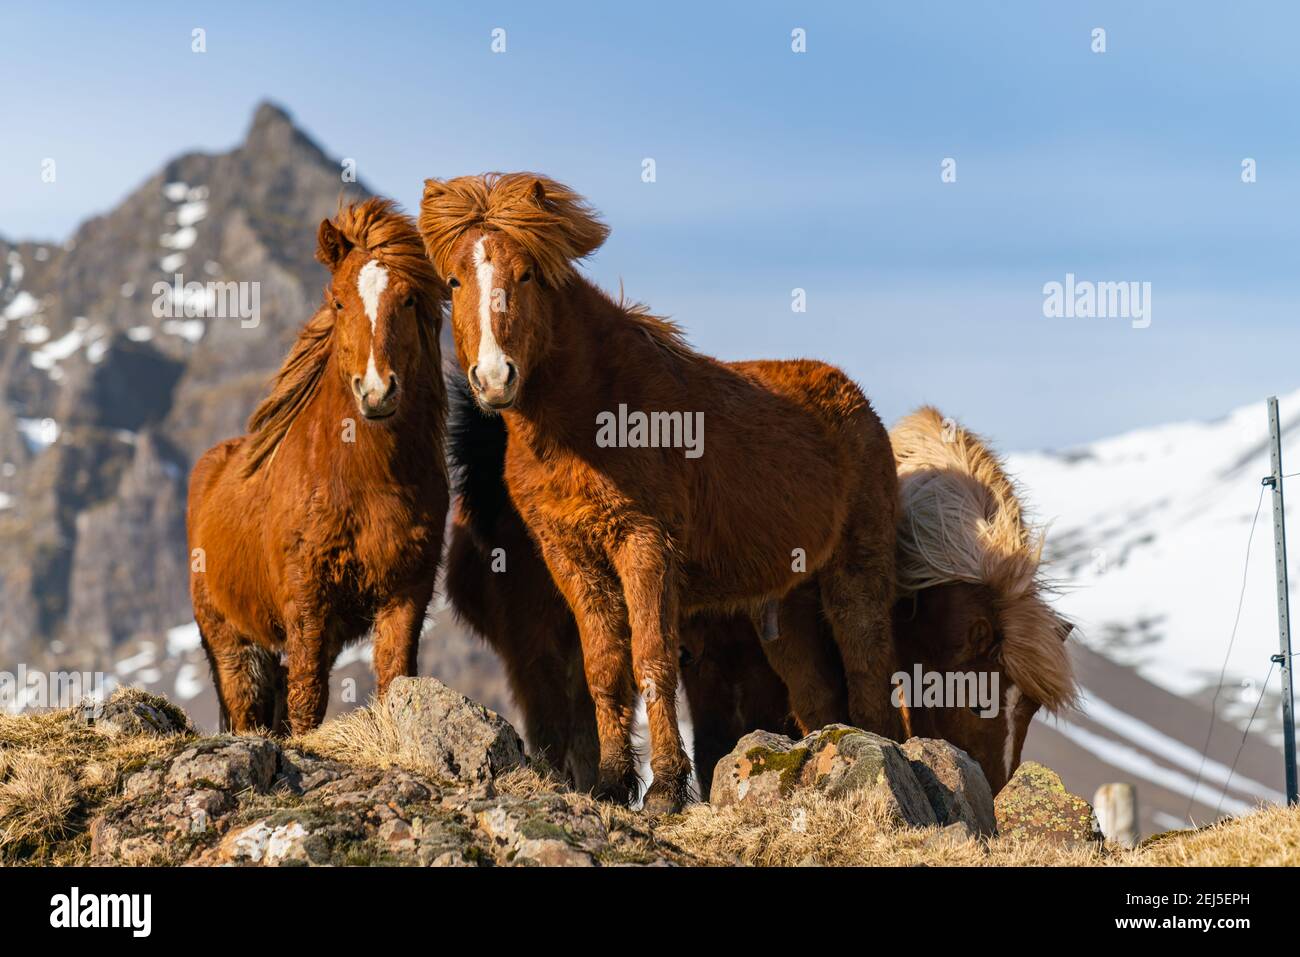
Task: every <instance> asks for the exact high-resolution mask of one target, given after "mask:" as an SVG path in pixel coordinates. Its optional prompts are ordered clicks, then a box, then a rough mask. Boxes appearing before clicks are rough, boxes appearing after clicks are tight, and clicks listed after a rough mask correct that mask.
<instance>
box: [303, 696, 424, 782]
mask: <svg viewBox="0 0 1300 957" xmlns="http://www.w3.org/2000/svg"><path fill="white" fill-rule="evenodd" d="M288 744H289V746H290V747H294V748H301V749H302V750H304V751H310V752H312V753H314V754H319V755H321V756H323V757H327V758H334V759H335V760H336V761H345V762H347V763H348V764H355V765H358V766H360V767H366V768H381V769H382V768H391V767H399V768H406V769H407V770H408V771H415V772H418V773H421V774H428V775H431V776H433V777H435V778H436V777H439V776H440V772H439V769H438V768H436V767H434V766H433V765H431V764H430V763H429V762H428V761H427V760H426V759H425V757H424V755H423V753H422V752H421V750H420V749H419V748H418V747H416V746H414V745H413V744H412V742H411V741H410V740H409V738H408V737H407V736H406V735H404V734H403V731H402V725H401V723H400V722H399V721H398V720H397V718H396V717H395V716H394V714H393V712H392V711H391V710H390V709H389V708H387V707H385V706H384V704H383V702H379V703H376V702H373V701H372V702H371V703H370V704H369V705H368V706H367V707H364V708H355V709H353V710H352V711H349V712H347V713H346V714H342V715H339V716H338V717H337V718H333V719H331V720H329V721H326V722H325V723H324V724H322V725H321V726H320V727H318V728H316V729H315V730H313V731H309V732H307V733H306V734H304V735H299V736H298V737H295V738H291V739H290V740H289V742H288Z"/></svg>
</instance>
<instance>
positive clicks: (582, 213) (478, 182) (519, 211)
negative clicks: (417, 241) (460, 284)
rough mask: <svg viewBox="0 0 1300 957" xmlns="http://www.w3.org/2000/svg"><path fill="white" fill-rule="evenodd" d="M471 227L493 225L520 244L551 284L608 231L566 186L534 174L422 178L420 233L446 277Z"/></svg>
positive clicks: (564, 277) (565, 276)
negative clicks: (453, 258) (458, 247)
mask: <svg viewBox="0 0 1300 957" xmlns="http://www.w3.org/2000/svg"><path fill="white" fill-rule="evenodd" d="M471 229H485V230H497V231H499V232H501V233H502V234H504V235H505V236H506V237H507V238H509V239H511V240H512V241H514V242H516V243H518V244H519V245H520V246H521V247H523V249H524V251H525V252H526V253H527V254H528V255H529V256H530V257H531V258H532V259H533V261H534V262H536V264H537V268H538V270H539V271H540V273H541V275H542V279H543V281H544V282H546V283H547V284H548V285H551V286H553V287H555V288H557V289H558V288H560V287H561V286H564V285H565V284H566V283H568V281H569V280H570V279H571V278H573V275H574V270H573V264H574V263H575V262H576V261H578V260H580V259H583V258H585V257H587V256H590V255H591V254H592V253H593V252H595V251H596V250H597V249H598V248H600V245H601V243H603V242H604V241H605V239H606V237H608V236H609V227H608V226H606V225H605V224H604V223H602V222H601V221H600V218H599V217H598V216H597V215H596V211H595V210H593V209H592V208H591V206H590V205H589V204H588V203H587V201H586V200H585V199H583V198H582V197H581V196H579V195H578V194H577V193H575V192H574V191H573V190H571V189H569V187H567V186H565V185H564V184H562V183H557V182H556V181H555V180H553V179H550V178H549V177H546V176H539V175H538V174H536V173H484V174H483V175H481V176H459V177H457V178H456V179H449V180H436V179H429V180H425V182H424V199H423V200H422V201H421V202H420V235H421V236H422V237H423V239H424V245H425V249H426V250H427V251H428V254H429V258H430V259H432V260H433V263H434V265H435V266H436V267H437V269H438V272H439V274H440V275H442V276H443V277H444V278H446V277H447V276H449V275H450V274H451V254H452V252H453V251H454V250H455V248H456V244H457V243H458V242H460V240H461V237H463V236H464V235H465V234H466V233H467V232H468V231H469V230H471Z"/></svg>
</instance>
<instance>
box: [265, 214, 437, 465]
mask: <svg viewBox="0 0 1300 957" xmlns="http://www.w3.org/2000/svg"><path fill="white" fill-rule="evenodd" d="M333 223H334V226H335V228H337V229H338V230H339V232H341V233H342V234H343V236H344V237H345V238H346V239H347V240H348V242H349V243H351V244H352V245H353V246H355V247H357V248H359V249H362V250H364V251H366V252H367V253H369V254H370V256H371V257H372V258H373V259H376V260H378V261H379V262H380V263H381V264H382V265H384V266H386V267H387V268H388V269H389V270H391V271H393V272H395V273H397V274H399V275H401V276H403V277H404V278H405V279H406V280H407V281H408V283H409V284H410V286H411V288H412V289H413V290H416V295H417V296H419V297H420V299H421V300H422V301H421V302H420V312H421V314H422V315H428V316H432V317H433V327H432V328H428V327H426V326H425V325H423V324H422V325H421V326H420V333H421V335H420V345H421V348H422V351H423V352H424V353H425V355H426V357H427V358H429V359H430V360H431V362H432V363H433V365H432V369H433V372H432V373H431V375H433V376H434V377H435V378H437V376H438V366H437V357H438V333H439V330H440V329H441V327H442V310H443V302H444V297H443V293H442V288H443V287H442V283H441V282H440V280H439V279H438V276H437V273H436V272H435V271H434V269H433V267H432V265H431V264H430V263H429V260H428V259H427V258H426V257H425V255H424V244H423V243H422V242H421V241H420V234H419V233H418V232H417V231H416V228H415V221H414V220H413V219H412V218H411V217H410V216H407V215H406V214H404V213H402V212H401V211H400V210H399V209H398V206H397V204H396V203H395V202H393V201H392V200H389V199H380V198H378V197H375V198H371V199H367V200H363V201H361V202H357V203H351V204H349V205H346V206H344V205H340V207H339V211H338V212H337V213H336V214H335V216H334V219H333ZM326 298H327V299H328V287H327V289H326ZM334 322H335V313H334V310H333V309H331V308H329V307H328V305H322V306H321V308H320V309H318V310H317V311H316V314H315V315H314V316H312V317H311V319H309V320H308V321H307V323H306V324H305V325H304V326H303V327H302V330H301V331H300V332H299V333H298V339H297V341H296V342H294V344H293V348H292V349H291V350H290V351H289V355H288V357H286V358H285V360H284V364H283V365H281V366H280V371H279V372H278V373H276V376H275V383H274V385H273V387H272V389H271V393H270V395H268V396H267V397H266V398H265V399H263V400H262V401H261V403H260V404H259V405H258V406H257V408H256V409H255V410H254V411H253V414H252V415H251V416H250V417H249V419H248V457H247V459H246V461H245V463H244V469H243V474H244V476H245V477H247V476H249V475H252V474H253V473H254V472H256V471H257V470H258V469H259V468H260V467H261V466H262V465H263V464H264V463H265V462H267V461H268V460H269V459H270V458H271V457H272V456H273V455H274V454H275V450H276V449H277V448H278V447H279V445H280V442H281V441H283V439H284V437H285V435H287V434H288V432H289V428H290V426H292V425H293V422H294V420H295V419H296V418H297V417H298V414H299V413H300V412H301V411H302V410H303V408H304V407H305V406H306V405H307V403H308V402H310V401H311V398H312V396H314V395H315V394H316V389H317V387H318V385H319V384H320V381H321V376H322V375H323V373H324V371H325V366H326V365H327V364H328V363H329V358H330V355H331V354H332V353H333V351H334Z"/></svg>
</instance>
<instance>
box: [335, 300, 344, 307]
mask: <svg viewBox="0 0 1300 957" xmlns="http://www.w3.org/2000/svg"><path fill="white" fill-rule="evenodd" d="M334 308H335V309H342V308H343V303H341V302H339V301H338V300H337V299H335V300H334Z"/></svg>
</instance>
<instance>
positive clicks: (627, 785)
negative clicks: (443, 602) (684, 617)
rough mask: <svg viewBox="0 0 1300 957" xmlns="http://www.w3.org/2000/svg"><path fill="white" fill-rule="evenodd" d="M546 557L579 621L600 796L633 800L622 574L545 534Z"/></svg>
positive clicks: (632, 698)
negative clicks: (597, 747) (592, 712)
mask: <svg viewBox="0 0 1300 957" xmlns="http://www.w3.org/2000/svg"><path fill="white" fill-rule="evenodd" d="M541 541H542V555H543V557H544V558H545V559H546V564H547V567H548V568H549V569H550V571H551V576H552V577H553V578H554V579H555V583H556V585H557V586H559V589H560V592H561V594H563V595H564V598H565V600H566V601H567V602H568V603H569V607H570V608H571V609H572V611H573V615H574V617H575V618H576V619H577V622H578V638H579V642H580V644H581V645H582V664H583V670H584V672H585V674H586V678H587V689H588V691H590V693H591V701H592V705H593V707H594V710H595V715H596V737H597V739H598V741H599V743H600V759H599V763H598V765H597V771H596V787H595V789H594V792H593V793H594V794H595V796H596V797H598V798H601V799H604V800H608V801H615V802H618V803H620V804H628V803H630V802H631V800H632V799H633V798H634V797H635V796H636V792H637V787H638V784H639V781H638V779H637V774H636V755H635V754H634V752H633V750H632V718H633V715H634V714H635V707H636V691H635V688H634V686H633V683H632V656H631V650H630V645H629V641H628V634H627V608H626V606H625V604H624V602H623V596H622V594H621V589H620V588H619V581H618V577H617V575H615V574H614V571H613V569H612V568H610V567H609V565H608V562H607V561H606V560H605V559H604V557H603V556H602V555H599V554H598V553H594V552H589V551H582V550H581V549H580V547H579V546H571V549H572V550H573V551H574V552H575V553H579V554H581V556H582V561H581V562H579V561H577V560H575V559H574V558H573V557H572V556H571V555H570V548H566V547H564V546H562V545H561V544H560V543H559V542H558V541H556V540H554V539H550V540H548V538H546V537H542V539H541Z"/></svg>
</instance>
